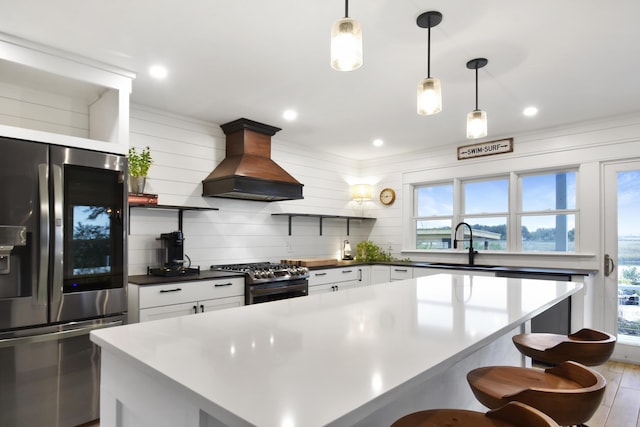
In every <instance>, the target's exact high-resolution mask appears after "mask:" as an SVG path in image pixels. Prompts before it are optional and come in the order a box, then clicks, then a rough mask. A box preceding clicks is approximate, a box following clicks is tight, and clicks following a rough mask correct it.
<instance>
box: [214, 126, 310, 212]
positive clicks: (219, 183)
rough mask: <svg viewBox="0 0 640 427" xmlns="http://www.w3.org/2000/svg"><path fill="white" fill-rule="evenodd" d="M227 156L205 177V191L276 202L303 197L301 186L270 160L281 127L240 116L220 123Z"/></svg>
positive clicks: (216, 195)
mask: <svg viewBox="0 0 640 427" xmlns="http://www.w3.org/2000/svg"><path fill="white" fill-rule="evenodd" d="M220 127H221V128H222V131H223V132H224V134H225V135H226V156H225V159H224V160H223V161H222V162H220V164H219V165H218V166H217V167H216V168H215V169H214V170H213V172H211V173H210V174H209V176H207V177H206V178H205V179H204V180H203V181H202V195H203V196H205V197H225V198H230V199H243V200H257V201H262V202H276V201H282V200H296V199H302V198H303V197H302V187H303V185H302V184H300V183H299V182H298V181H297V180H296V179H295V178H294V177H292V176H291V175H289V174H288V173H287V172H286V171H285V170H284V169H282V168H281V167H280V166H279V165H278V164H277V163H276V162H274V161H273V160H271V137H272V136H273V135H275V134H276V132H278V131H280V130H281V129H280V128H277V127H273V126H269V125H265V124H263V123H258V122H254V121H253V120H249V119H244V118H243V119H238V120H234V121H232V122H229V123H225V124H223V125H220Z"/></svg>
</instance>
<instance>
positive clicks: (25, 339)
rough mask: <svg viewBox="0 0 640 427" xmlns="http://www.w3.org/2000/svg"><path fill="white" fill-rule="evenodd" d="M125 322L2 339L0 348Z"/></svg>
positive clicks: (65, 336)
mask: <svg viewBox="0 0 640 427" xmlns="http://www.w3.org/2000/svg"><path fill="white" fill-rule="evenodd" d="M123 324H124V321H123V320H116V321H114V322H109V323H101V324H98V325H92V326H87V327H84V328H78V329H68V330H66V331H58V332H51V333H48V334H39V335H29V336H26V337H16V338H7V339H3V340H0V348H5V347H15V346H17V345H22V344H34V343H39V342H48V341H58V340H62V339H66V338H73V337H78V336H81V335H86V334H88V333H89V332H91V331H94V330H96V329H103V328H111V327H114V326H120V325H123Z"/></svg>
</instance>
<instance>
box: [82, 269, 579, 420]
mask: <svg viewBox="0 0 640 427" xmlns="http://www.w3.org/2000/svg"><path fill="white" fill-rule="evenodd" d="M581 288H582V284H579V283H573V282H555V281H548V280H528V279H512V278H496V277H486V276H475V277H474V276H472V275H457V274H454V275H452V274H439V275H434V276H428V277H421V278H417V279H410V280H405V281H401V282H393V283H388V284H381V285H374V286H368V287H362V288H355V289H349V290H345V291H340V292H331V293H326V294H319V295H313V296H308V297H303V298H294V299H288V300H282V301H276V302H270V303H265V304H258V305H251V306H244V307H238V308H232V309H228V310H222V311H217V312H210V313H202V314H197V315H191V316H185V317H178V318H173V319H165V320H158V321H153V322H146V323H138V324H131V325H126V326H122V327H117V328H109V329H103V330H99V331H95V332H92V333H91V338H92V340H93V341H94V342H95V343H96V344H98V345H99V346H100V347H101V348H102V371H101V372H102V374H101V377H102V378H101V411H100V413H101V421H100V425H101V426H102V427H112V426H118V427H120V426H155V427H157V426H171V427H176V426H193V427H204V426H222V425H226V426H245V425H256V426H265V427H269V426H272V427H313V426H324V425H333V426H354V425H359V426H378V425H379V426H388V425H389V424H390V423H391V422H392V421H393V420H395V419H397V418H399V417H400V416H402V415H404V414H406V413H408V412H412V411H415V410H420V409H428V408H433V407H456V408H469V409H479V410H483V408H482V406H480V405H479V404H478V403H476V402H475V400H474V399H473V395H472V394H471V392H470V391H469V387H468V385H467V383H466V380H465V376H466V373H467V372H468V371H469V370H471V369H473V368H475V367H477V366H485V365H490V364H504V363H509V364H521V363H522V361H523V358H522V357H520V356H519V354H518V353H517V351H516V350H515V348H514V347H513V345H512V344H511V338H510V337H511V335H513V334H514V333H518V332H520V331H523V330H526V326H527V324H528V320H529V319H531V317H533V316H535V315H537V314H539V313H541V312H542V311H544V310H546V309H547V308H549V307H551V306H552V305H554V304H555V303H557V302H559V301H561V300H563V299H566V298H568V297H570V296H571V295H573V294H576V293H578V294H576V296H579V295H580V293H581V292H580V290H581ZM576 296H574V297H576Z"/></svg>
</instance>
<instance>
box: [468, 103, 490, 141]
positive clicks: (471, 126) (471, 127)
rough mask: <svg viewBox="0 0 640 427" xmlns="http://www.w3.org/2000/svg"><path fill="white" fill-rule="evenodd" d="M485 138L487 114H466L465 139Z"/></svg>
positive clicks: (480, 112) (479, 112) (477, 112)
mask: <svg viewBox="0 0 640 427" xmlns="http://www.w3.org/2000/svg"><path fill="white" fill-rule="evenodd" d="M483 136H487V112H486V111H482V110H473V111H472V112H470V113H469V114H467V138H468V139H475V138H482V137H483Z"/></svg>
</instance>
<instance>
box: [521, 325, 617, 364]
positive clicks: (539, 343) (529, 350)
mask: <svg viewBox="0 0 640 427" xmlns="http://www.w3.org/2000/svg"><path fill="white" fill-rule="evenodd" d="M511 339H512V340H513V344H514V345H515V346H516V348H517V349H518V351H520V353H522V354H524V355H525V356H529V357H531V358H532V359H534V360H538V361H540V362H544V363H549V364H552V365H557V364H559V363H562V362H566V361H567V360H572V361H574V362H578V363H580V364H582V365H587V366H596V365H602V364H603V363H605V362H606V361H607V360H609V357H611V354H612V353H613V349H614V348H615V345H616V337H614V336H613V335H610V334H607V333H605V332H600V331H596V330H594V329H587V328H585V329H580V330H579V331H578V332H576V333H573V334H570V335H559V334H546V333H532V334H519V335H514V336H513V337H512V338H511Z"/></svg>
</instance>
